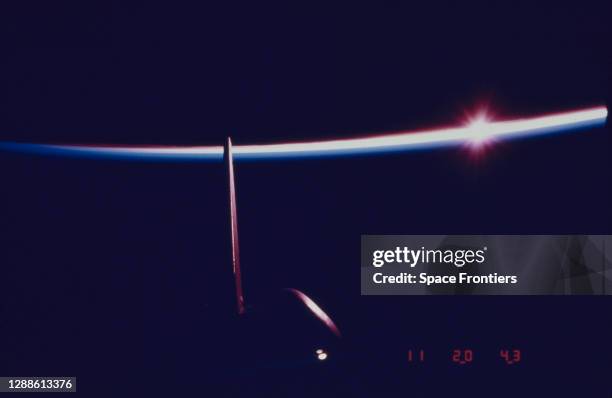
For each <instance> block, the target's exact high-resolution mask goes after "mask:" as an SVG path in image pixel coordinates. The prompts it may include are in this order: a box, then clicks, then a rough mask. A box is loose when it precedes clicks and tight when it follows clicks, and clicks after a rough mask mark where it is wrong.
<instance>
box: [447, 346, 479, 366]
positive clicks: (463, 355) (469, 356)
mask: <svg viewBox="0 0 612 398" xmlns="http://www.w3.org/2000/svg"><path fill="white" fill-rule="evenodd" d="M452 360H453V362H455V363H458V364H459V365H467V364H469V363H471V362H472V361H473V360H474V353H473V352H472V350H470V349H465V350H453V356H452Z"/></svg>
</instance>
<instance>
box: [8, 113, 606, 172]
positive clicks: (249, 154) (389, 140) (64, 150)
mask: <svg viewBox="0 0 612 398" xmlns="http://www.w3.org/2000/svg"><path fill="white" fill-rule="evenodd" d="M607 116H608V109H607V107H605V106H598V107H594V108H587V109H580V110H574V111H568V112H562V113H555V114H549V115H543V116H536V117H531V118H521V119H514V120H504V121H490V122H487V123H486V124H485V126H482V124H480V125H479V126H478V131H475V129H474V127H473V126H470V125H465V126H459V127H447V128H439V129H431V130H418V131H403V132H396V133H391V134H379V135H373V136H369V137H361V138H348V139H335V140H323V141H310V142H293V143H278V144H261V145H234V146H233V152H234V157H235V159H236V160H242V159H271V158H301V157H320V156H338V155H351V154H368V153H378V152H390V151H407V150H412V149H427V148H434V147H440V146H457V145H462V144H469V143H470V142H472V141H474V140H475V139H477V140H482V139H483V131H484V132H485V133H484V138H485V139H487V140H488V139H496V140H500V139H512V138H520V137H530V136H537V135H543V134H552V133H560V132H564V131H569V130H572V129H577V128H581V127H590V126H595V125H600V124H604V123H605V122H606V119H607ZM0 148H4V149H9V150H16V151H26V152H34V153H42V154H56V155H65V156H85V157H118V158H126V159H143V160H147V159H151V160H188V161H197V160H200V161H220V160H221V159H222V157H223V147H222V146H183V147H178V146H176V147H173V146H95V145H54V144H28V143H9V142H0Z"/></svg>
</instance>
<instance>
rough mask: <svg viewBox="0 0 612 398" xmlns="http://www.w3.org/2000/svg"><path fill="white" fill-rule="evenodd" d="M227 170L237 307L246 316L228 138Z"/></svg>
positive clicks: (232, 167)
mask: <svg viewBox="0 0 612 398" xmlns="http://www.w3.org/2000/svg"><path fill="white" fill-rule="evenodd" d="M223 157H224V161H225V168H226V170H227V180H228V184H227V187H228V193H229V210H230V228H231V232H232V268H233V271H234V281H235V283H236V305H237V307H238V314H239V315H242V314H244V311H245V309H244V296H243V294H242V276H241V274H240V247H239V245H238V216H237V212H236V187H235V185H234V159H233V157H232V140H231V138H229V137H227V140H226V142H225V146H224V148H223Z"/></svg>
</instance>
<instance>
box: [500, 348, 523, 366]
mask: <svg viewBox="0 0 612 398" xmlns="http://www.w3.org/2000/svg"><path fill="white" fill-rule="evenodd" d="M499 356H500V357H502V358H503V359H504V361H506V363H507V364H508V365H513V364H515V363H519V362H521V350H517V349H513V350H508V349H502V350H500V351H499Z"/></svg>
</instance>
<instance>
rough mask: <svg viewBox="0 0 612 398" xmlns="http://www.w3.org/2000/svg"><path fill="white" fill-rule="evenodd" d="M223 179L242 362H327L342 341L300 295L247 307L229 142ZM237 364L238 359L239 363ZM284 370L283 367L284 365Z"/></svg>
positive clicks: (284, 294)
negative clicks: (227, 210) (226, 197)
mask: <svg viewBox="0 0 612 398" xmlns="http://www.w3.org/2000/svg"><path fill="white" fill-rule="evenodd" d="M223 157H224V163H225V168H226V174H227V191H228V201H229V224H230V233H231V251H232V256H231V262H232V272H233V277H234V289H235V296H236V297H235V301H236V313H237V315H238V317H239V320H238V322H237V323H238V324H237V326H238V327H237V329H238V330H237V332H238V333H244V334H245V335H243V336H241V339H240V340H242V341H243V342H244V344H243V345H241V347H240V351H241V352H240V353H239V355H240V356H241V357H244V356H246V357H248V356H251V359H252V360H254V361H256V362H261V361H262V360H263V361H264V362H266V363H267V364H269V365H274V364H275V363H276V364H278V363H283V364H286V362H287V361H291V362H293V363H295V364H296V365H297V364H300V363H312V362H317V361H318V362H322V361H327V360H328V358H329V359H332V358H333V355H334V352H333V351H334V348H337V346H338V342H339V339H340V337H341V334H340V330H339V329H338V327H337V326H336V324H335V323H334V321H333V320H332V318H331V317H330V316H329V315H328V314H327V313H326V312H325V311H324V310H323V309H322V308H321V307H320V306H319V305H318V304H317V303H316V302H315V301H314V300H313V299H312V298H310V297H308V296H307V295H306V294H305V293H304V292H302V291H300V290H298V289H295V288H285V289H279V290H278V291H276V292H270V293H269V294H267V295H266V296H265V299H263V300H262V302H260V303H257V304H255V305H251V304H249V306H247V305H246V301H245V295H244V291H243V281H242V273H241V263H240V246H239V239H238V214H237V206H236V185H235V174H234V160H233V154H232V141H231V139H230V138H229V137H228V138H227V139H226V142H225V145H224V148H223ZM241 359H242V358H241ZM283 366H285V365H283Z"/></svg>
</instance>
